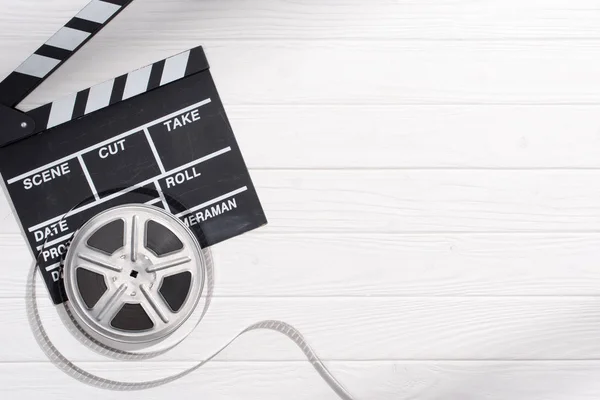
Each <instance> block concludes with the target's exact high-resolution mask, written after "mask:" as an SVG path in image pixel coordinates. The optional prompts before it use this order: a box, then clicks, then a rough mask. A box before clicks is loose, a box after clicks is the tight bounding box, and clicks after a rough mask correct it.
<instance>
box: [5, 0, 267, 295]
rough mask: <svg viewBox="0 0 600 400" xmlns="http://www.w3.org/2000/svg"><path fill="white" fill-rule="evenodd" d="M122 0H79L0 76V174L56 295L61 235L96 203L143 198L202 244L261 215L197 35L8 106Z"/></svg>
mask: <svg viewBox="0 0 600 400" xmlns="http://www.w3.org/2000/svg"><path fill="white" fill-rule="evenodd" d="M23 1H26V0H23ZM131 2H132V0H93V1H91V2H90V3H89V4H88V5H87V6H86V7H85V8H84V9H83V10H81V11H80V12H79V13H78V14H77V15H76V16H75V17H74V18H73V19H71V20H70V21H68V22H67V23H66V25H65V26H64V27H63V28H61V29H60V30H59V31H58V32H57V33H56V34H55V35H54V36H52V37H51V38H50V39H49V40H48V41H47V42H46V43H44V44H43V45H42V46H41V47H40V48H39V49H38V50H37V51H36V52H35V53H34V54H32V55H31V56H30V57H29V58H27V59H26V60H25V61H24V62H23V63H22V64H21V65H19V66H18V67H17V68H16V69H15V70H14V72H12V73H10V74H9V75H8V76H7V77H6V78H5V79H4V80H3V81H2V82H0V174H1V175H2V180H1V181H2V184H3V188H4V191H5V193H6V194H7V197H8V200H9V202H11V203H12V206H13V208H14V210H15V212H16V216H17V219H18V222H19V223H20V226H21V228H22V231H23V234H24V236H25V238H26V240H27V242H28V244H29V246H30V248H31V251H32V253H33V255H34V256H35V257H36V259H37V260H38V264H39V266H40V270H41V273H42V276H43V277H44V280H45V282H46V285H47V286H48V289H49V291H50V295H51V296H52V299H53V300H54V302H55V303H57V304H58V303H61V302H63V301H65V300H66V298H65V295H64V290H63V285H62V280H61V263H62V260H63V259H64V255H65V253H66V251H67V249H68V247H69V243H70V240H71V238H72V237H73V235H74V234H75V232H76V231H77V230H78V229H79V228H80V227H81V226H82V225H83V224H84V223H85V222H87V221H88V220H90V219H91V218H92V217H93V216H95V215H97V214H98V213H99V212H102V211H105V210H107V209H110V208H113V207H116V206H119V205H123V204H131V203H145V204H150V205H154V206H157V207H160V208H163V209H165V210H166V211H168V212H170V213H172V214H173V215H175V216H177V217H178V218H180V219H181V220H182V221H183V222H184V223H185V224H186V225H187V226H188V227H190V229H191V230H192V232H193V233H194V234H195V235H196V237H197V238H198V240H199V242H200V244H201V245H202V246H211V245H213V244H215V243H218V242H221V241H223V240H227V239H229V238H232V237H234V236H237V235H240V234H242V233H244V232H247V231H249V230H252V229H255V228H257V227H259V226H262V225H264V224H266V222H267V221H266V217H265V214H264V212H263V209H262V207H261V204H260V201H259V199H258V196H257V194H256V191H255V189H254V185H253V183H252V181H251V179H250V176H249V173H248V170H247V168H246V166H245V163H244V160H243V158H242V155H241V152H240V149H239V147H238V145H237V142H236V140H235V137H234V135H233V131H232V129H231V126H230V124H229V120H228V118H227V116H226V113H225V109H224V107H223V104H222V102H221V100H220V98H219V94H218V92H217V90H216V88H215V85H214V82H213V79H212V77H211V75H210V71H209V65H208V62H207V59H206V56H205V54H204V51H203V50H202V48H201V47H197V48H194V49H192V50H189V51H186V52H183V53H180V54H177V55H174V56H173V57H170V58H168V59H166V60H162V61H159V62H157V63H155V64H152V65H148V66H146V67H143V68H140V69H138V70H136V71H133V72H130V73H128V74H125V75H122V76H119V77H117V78H115V79H112V80H109V81H107V82H103V83H100V84H98V85H96V86H94V87H91V88H88V89H85V90H82V91H80V92H78V93H74V94H72V95H70V96H67V97H64V98H62V99H58V100H56V101H54V102H52V103H50V104H47V105H44V106H42V107H39V108H37V109H34V110H31V111H28V112H21V111H19V109H18V105H19V103H20V102H21V101H23V99H24V98H25V97H26V96H27V95H28V94H29V93H31V92H32V91H33V90H34V89H35V88H36V87H37V86H39V85H40V84H41V83H42V82H43V81H44V80H45V79H46V78H48V76H50V75H51V74H52V73H53V72H54V71H55V70H56V69H57V68H59V67H60V66H61V65H62V64H63V63H64V62H66V61H67V60H68V59H69V57H71V55H73V54H74V53H75V52H76V51H77V50H78V49H79V48H81V47H82V46H83V45H84V44H85V43H86V42H87V41H89V40H90V39H91V38H92V37H93V36H94V35H95V34H97V33H99V32H100V30H101V29H102V28H103V27H104V26H105V25H106V24H108V23H109V22H110V21H111V20H112V19H113V18H115V17H116V16H117V15H118V14H119V13H120V12H122V11H123V10H124V9H125V8H126V7H127V6H128V5H129V4H130V3H131ZM117 236H118V235H117ZM121 236H122V235H121ZM17 267H21V266H17Z"/></svg>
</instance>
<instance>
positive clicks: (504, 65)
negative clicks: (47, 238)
mask: <svg viewBox="0 0 600 400" xmlns="http://www.w3.org/2000/svg"><path fill="white" fill-rule="evenodd" d="M109 26H110V25H109ZM112 28H115V27H114V26H113V27H112ZM107 29H110V28H107ZM93 42H94V43H93V44H90V46H86V47H85V48H83V49H82V50H81V51H80V52H79V54H78V55H77V56H75V57H74V58H73V59H72V60H70V62H68V63H67V64H65V65H64V66H63V67H61V68H60V70H59V71H57V72H56V73H55V76H53V77H52V78H51V80H50V81H48V82H47V84H45V85H43V86H41V87H40V88H39V89H38V90H36V92H34V94H33V95H32V96H31V98H30V99H28V100H27V101H26V102H25V103H24V108H30V107H32V106H34V105H40V104H45V103H48V102H50V101H52V100H55V99H56V98H57V97H60V96H65V95H67V94H70V93H72V92H75V91H77V90H79V89H84V88H86V87H89V86H91V85H94V84H97V83H99V82H102V81H104V80H107V79H110V78H113V77H114V76H118V75H120V74H122V73H125V72H128V71H131V70H134V69H137V68H140V67H142V66H145V65H148V64H151V63H152V62H155V61H157V60H160V59H162V58H165V57H168V56H171V55H173V54H176V53H178V52H180V51H183V50H185V49H189V48H191V47H195V46H197V45H198V44H199V43H202V44H203V46H204V48H205V50H206V52H207V55H208V60H209V62H210V64H211V67H212V69H211V72H212V74H213V75H214V77H215V81H216V83H217V85H218V87H219V92H220V94H221V96H222V97H223V99H224V101H225V105H226V106H229V105H250V104H252V105H256V104H259V105H265V104H266V105H271V104H287V105H296V104H298V105H307V104H312V105H323V104H325V105H331V104H333V105H340V104H345V105H347V104H351V105H365V104H368V105H396V104H532V105H539V104H550V105H562V104H596V105H597V104H599V103H600V76H598V74H597V71H598V69H600V60H599V59H598V58H597V57H596V55H597V51H596V50H597V48H598V46H599V44H600V40H589V41H576V42H571V41H539V40H530V41H373V40H352V41H341V42H340V41H336V40H318V41H306V40H300V39H289V40H285V41H273V40H243V41H236V40H200V39H198V38H194V37H192V36H183V37H182V38H181V40H178V41H176V42H173V41H172V40H167V39H162V38H161V37H160V36H157V37H156V38H153V39H152V40H151V41H150V40H149V39H148V38H140V39H138V40H135V38H131V39H130V40H127V41H124V40H123V39H122V38H115V39H113V40H110V39H109V38H106V37H105V38H104V39H102V38H101V37H98V38H95V39H94V41H93ZM21 46H22V44H21V43H19V41H15V42H13V43H12V44H11V43H7V45H6V48H7V49H6V51H7V52H8V54H15V53H17V52H18V51H19V50H18V49H19V48H20V47H21ZM11 57H12V56H11ZM22 58H23V57H22V56H21V57H19V58H17V59H16V60H12V61H11V59H10V58H8V57H7V58H5V59H3V62H2V67H1V69H0V73H2V72H3V71H6V72H8V71H10V70H11V69H12V68H15V67H16V66H17V65H18V62H20V61H21V60H22ZM98 60H102V62H103V63H106V68H94V65H95V64H96V63H97V62H98ZM52 82H55V83H54V84H53V83H52Z"/></svg>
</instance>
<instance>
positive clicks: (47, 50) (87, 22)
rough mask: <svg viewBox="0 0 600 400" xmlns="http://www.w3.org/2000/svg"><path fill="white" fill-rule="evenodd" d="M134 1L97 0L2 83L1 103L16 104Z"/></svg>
mask: <svg viewBox="0 0 600 400" xmlns="http://www.w3.org/2000/svg"><path fill="white" fill-rule="evenodd" d="M132 1H133V0H93V1H91V2H90V3H89V4H88V5H87V6H86V7H85V8H84V9H83V10H81V11H80V12H79V13H78V14H77V15H76V16H75V17H74V18H72V19H71V20H70V21H69V22H68V23H67V24H66V25H65V26H64V27H63V28H61V29H60V30H59V31H58V32H57V33H56V34H55V35H54V36H52V37H51V38H50V39H49V40H48V41H47V42H46V43H45V44H44V45H42V46H41V47H40V48H39V49H37V50H36V51H35V53H34V54H32V55H31V56H30V57H29V58H27V60H25V61H24V62H23V63H22V64H21V65H20V66H19V67H18V68H17V69H16V70H15V71H14V72H12V73H11V74H10V75H9V76H8V77H7V78H6V79H5V80H4V81H2V82H0V103H1V104H4V105H7V106H9V107H14V106H16V105H17V104H18V103H20V102H21V101H22V100H23V99H24V98H25V97H26V96H27V95H28V94H29V93H30V92H32V91H33V90H34V89H35V88H36V87H37V86H39V85H40V84H41V83H42V82H43V81H44V80H45V79H46V78H47V77H48V76H50V75H51V74H52V72H54V71H55V70H56V69H57V68H58V67H60V66H61V65H62V64H63V63H64V62H65V61H67V60H68V59H69V58H70V57H71V56H72V55H73V54H74V53H75V52H76V51H77V50H79V48H81V47H82V46H83V45H84V44H85V43H87V42H88V41H89V40H90V39H91V38H92V37H93V36H94V35H96V34H97V33H98V32H100V31H101V30H102V28H103V27H104V26H106V25H107V24H108V23H109V22H110V21H111V20H112V19H113V18H115V17H116V16H117V15H118V14H119V13H120V12H121V11H123V9H125V7H127V6H128V5H129V4H130V3H131V2H132Z"/></svg>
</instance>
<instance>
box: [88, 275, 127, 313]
mask: <svg viewBox="0 0 600 400" xmlns="http://www.w3.org/2000/svg"><path fill="white" fill-rule="evenodd" d="M126 290H127V284H125V283H123V284H121V285H120V286H119V287H115V288H113V289H112V290H109V291H108V292H106V293H105V294H104V296H103V297H102V298H101V299H100V301H99V302H98V303H97V304H96V305H95V306H94V308H92V309H91V310H90V315H91V316H92V317H93V318H94V319H95V320H96V321H98V322H100V323H106V322H110V319H111V318H112V317H113V316H114V315H115V314H116V312H117V310H118V308H119V307H120V306H121V305H122V304H123V295H124V294H125V291H126Z"/></svg>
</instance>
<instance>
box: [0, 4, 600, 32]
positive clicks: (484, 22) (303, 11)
mask: <svg viewBox="0 0 600 400" xmlns="http://www.w3.org/2000/svg"><path fill="white" fill-rule="evenodd" d="M86 2H87V0H68V1H66V0H62V1H60V2H54V3H55V4H54V5H50V4H49V3H48V2H47V1H45V0H27V2H23V1H19V2H8V1H7V2H6V5H5V6H4V9H3V13H2V16H0V25H1V26H2V27H3V28H4V29H6V31H7V32H8V33H10V31H9V28H13V29H14V30H16V31H19V30H21V28H22V25H19V22H20V21H24V22H26V23H28V24H30V25H31V26H32V28H33V29H35V30H36V31H39V32H45V33H46V36H48V35H51V34H52V33H54V31H53V28H54V24H55V21H60V20H64V19H66V18H69V17H71V16H72V15H73V14H75V13H76V11H77V10H79V9H80V8H81V7H83V6H84V5H85V4H86ZM597 5H598V4H597V2H595V1H594V0H578V1H576V2H573V1H569V0H545V1H543V0H532V1H527V2H523V1H519V0H505V1H502V2H496V1H493V0H483V1H477V2H472V1H465V0H459V1H444V0H434V1H426V2H423V1H387V0H370V1H369V2H368V4H365V3H364V2H362V1H360V0H329V1H318V0H298V1H286V0H260V2H256V1H247V0H229V1H228V5H227V7H224V6H223V4H222V2H221V1H219V0H203V1H195V0H170V1H169V2H168V3H167V2H164V1H160V0H138V1H137V3H136V4H134V5H132V6H131V7H132V8H131V11H129V12H128V14H127V15H125V16H123V17H119V19H120V20H125V21H127V22H128V23H129V24H128V25H129V27H130V29H129V30H128V32H127V33H128V36H137V37H142V38H147V37H149V36H150V37H152V36H153V35H156V34H157V32H156V30H153V29H152V28H151V26H152V25H150V24H148V23H147V21H152V22H154V23H156V22H158V23H161V26H160V27H161V29H162V31H161V32H160V36H162V37H164V38H166V39H169V40H181V38H182V37H184V36H195V37H197V38H200V39H213V38H218V39H220V38H233V39H240V38H281V39H286V38H297V37H303V38H310V39H329V38H335V39H344V40H352V39H356V38H369V39H379V40H390V39H440V38H444V39H487V38H494V39H507V38H510V39H522V38H536V39H537V38H542V39H547V38H561V39H588V38H591V37H598V36H600V28H599V27H598V25H597V21H598V18H600V11H599V10H598V7H597ZM142 15H143V16H142ZM165 22H175V23H168V24H167V23H165ZM115 23H117V22H115ZM58 25H60V22H59V23H58ZM153 25H154V24H153ZM111 34H112V35H113V36H117V35H118V36H122V33H121V32H118V33H117V32H116V31H115V32H113V33H111ZM13 35H14V36H17V35H15V34H14V33H13Z"/></svg>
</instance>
